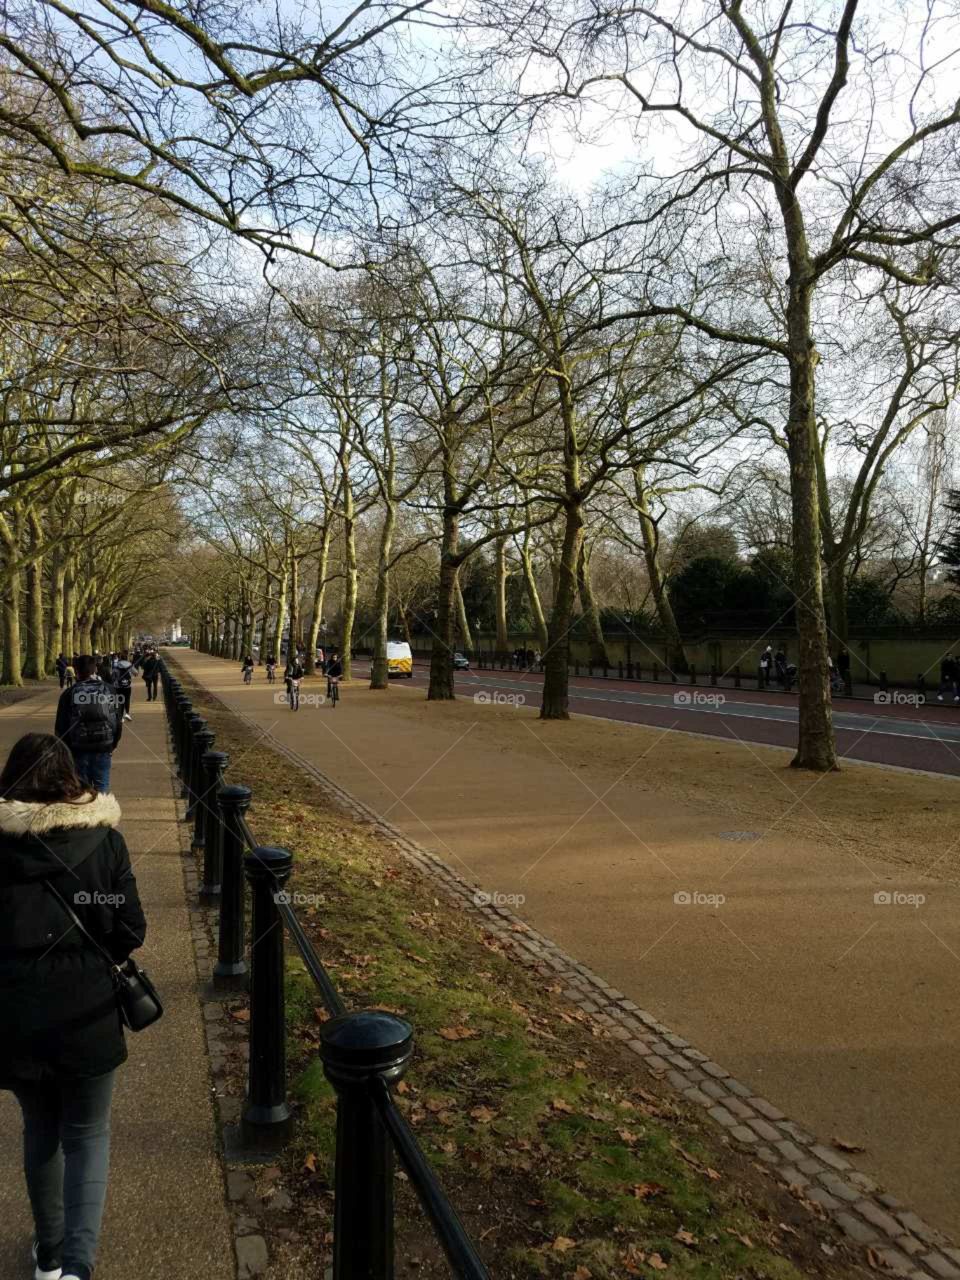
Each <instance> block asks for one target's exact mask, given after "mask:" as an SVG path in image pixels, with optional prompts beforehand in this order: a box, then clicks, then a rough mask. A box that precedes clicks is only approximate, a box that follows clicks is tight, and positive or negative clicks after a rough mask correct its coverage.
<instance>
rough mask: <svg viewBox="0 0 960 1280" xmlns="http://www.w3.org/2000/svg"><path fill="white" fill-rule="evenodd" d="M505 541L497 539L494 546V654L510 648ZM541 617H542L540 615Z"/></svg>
mask: <svg viewBox="0 0 960 1280" xmlns="http://www.w3.org/2000/svg"><path fill="white" fill-rule="evenodd" d="M506 544H507V540H506V538H498V539H497V541H496V543H495V544H494V553H495V554H494V603H495V611H496V630H497V638H496V640H495V641H494V652H496V653H506V652H507V650H508V649H509V648H510V633H509V632H508V630H507V545H506ZM541 617H542V615H541Z"/></svg>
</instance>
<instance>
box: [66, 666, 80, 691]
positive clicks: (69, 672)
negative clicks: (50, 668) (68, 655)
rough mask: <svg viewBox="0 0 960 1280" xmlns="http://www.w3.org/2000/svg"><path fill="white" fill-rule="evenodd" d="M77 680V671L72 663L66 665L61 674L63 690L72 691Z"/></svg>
mask: <svg viewBox="0 0 960 1280" xmlns="http://www.w3.org/2000/svg"><path fill="white" fill-rule="evenodd" d="M76 679H77V669H76V667H75V666H74V665H73V663H72V662H68V663H67V669H66V671H64V673H63V685H64V688H65V689H72V688H73V685H74V683H75V681H76Z"/></svg>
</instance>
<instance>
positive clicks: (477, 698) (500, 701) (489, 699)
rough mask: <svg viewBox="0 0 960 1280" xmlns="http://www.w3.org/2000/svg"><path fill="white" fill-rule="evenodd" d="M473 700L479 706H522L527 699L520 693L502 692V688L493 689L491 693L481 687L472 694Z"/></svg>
mask: <svg viewBox="0 0 960 1280" xmlns="http://www.w3.org/2000/svg"><path fill="white" fill-rule="evenodd" d="M473 700H474V702H476V703H477V704H478V705H480V706H495V707H522V706H525V705H526V701H527V700H526V698H525V697H524V696H523V694H522V693H504V692H503V690H502V689H494V690H493V691H492V692H491V693H487V691H486V689H481V690H480V691H479V692H478V693H475V694H474V695H473Z"/></svg>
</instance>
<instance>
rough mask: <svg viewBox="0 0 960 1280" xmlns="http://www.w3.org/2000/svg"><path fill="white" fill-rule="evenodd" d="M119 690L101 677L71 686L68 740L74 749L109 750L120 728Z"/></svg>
mask: <svg viewBox="0 0 960 1280" xmlns="http://www.w3.org/2000/svg"><path fill="white" fill-rule="evenodd" d="M117 702H118V699H117V694H116V693H114V691H113V689H112V688H111V686H110V685H108V684H104V683H103V681H102V680H89V681H87V680H84V681H83V682H82V683H80V684H75V685H74V686H73V688H72V689H71V690H70V728H69V730H68V733H67V743H68V745H69V747H70V748H71V750H73V751H109V750H110V749H111V748H112V747H113V740H114V737H115V736H116V732H117V717H118V716H119V714H120V712H119V708H118V705H117Z"/></svg>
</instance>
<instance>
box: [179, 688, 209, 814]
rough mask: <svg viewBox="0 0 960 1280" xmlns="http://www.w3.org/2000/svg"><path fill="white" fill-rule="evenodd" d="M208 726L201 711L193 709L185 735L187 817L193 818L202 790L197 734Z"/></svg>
mask: <svg viewBox="0 0 960 1280" xmlns="http://www.w3.org/2000/svg"><path fill="white" fill-rule="evenodd" d="M206 727H207V722H206V720H204V718H203V716H202V715H201V714H200V713H199V711H191V712H190V714H189V715H188V716H187V728H186V733H185V735H184V741H185V749H186V759H185V760H184V778H185V780H186V783H187V812H186V817H188V818H189V819H190V820H191V821H192V820H193V815H194V809H195V807H196V803H197V795H198V793H199V791H200V787H199V779H198V773H199V770H200V760H199V757H198V756H197V734H198V733H199V732H200V730H201V729H205V728H206Z"/></svg>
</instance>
